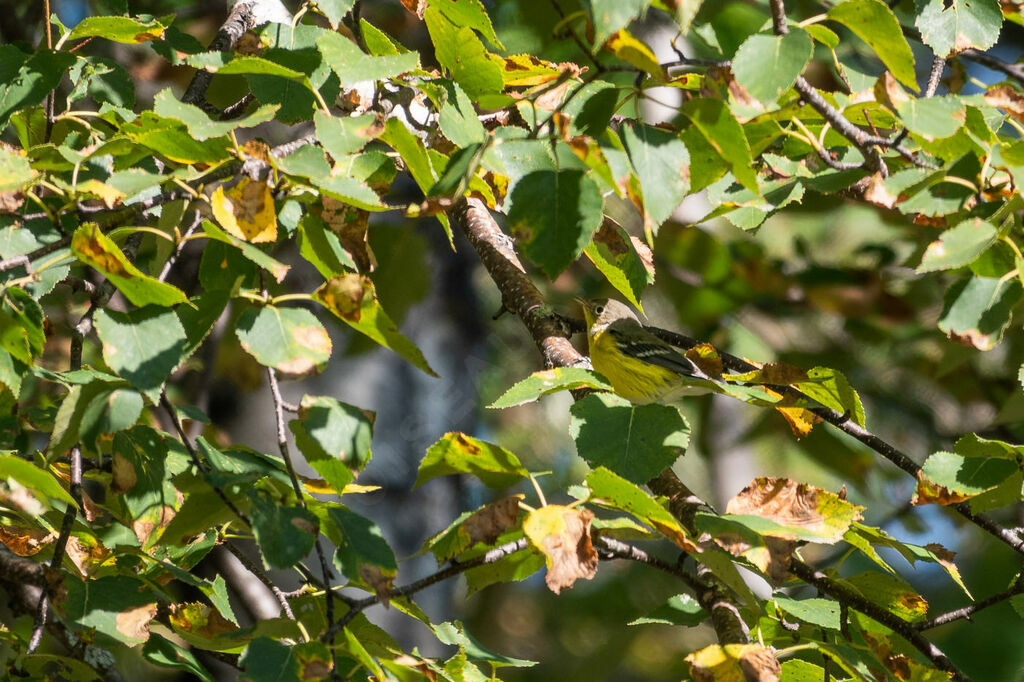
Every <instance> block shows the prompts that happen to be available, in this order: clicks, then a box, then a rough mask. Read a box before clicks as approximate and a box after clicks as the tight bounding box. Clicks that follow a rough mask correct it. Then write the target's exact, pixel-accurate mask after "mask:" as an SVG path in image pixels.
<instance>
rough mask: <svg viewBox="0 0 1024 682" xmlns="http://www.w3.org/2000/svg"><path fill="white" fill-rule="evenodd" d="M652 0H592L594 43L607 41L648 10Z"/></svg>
mask: <svg viewBox="0 0 1024 682" xmlns="http://www.w3.org/2000/svg"><path fill="white" fill-rule="evenodd" d="M650 4H651V0H590V13H591V15H592V16H593V17H594V45H604V43H605V41H606V40H608V38H610V37H611V35H612V34H613V33H615V32H616V31H618V30H619V29H620V28H624V27H626V26H627V25H629V23H630V22H632V21H633V20H634V19H636V18H637V17H639V16H640V15H642V14H643V13H645V12H646V11H647V7H648V6H649V5H650Z"/></svg>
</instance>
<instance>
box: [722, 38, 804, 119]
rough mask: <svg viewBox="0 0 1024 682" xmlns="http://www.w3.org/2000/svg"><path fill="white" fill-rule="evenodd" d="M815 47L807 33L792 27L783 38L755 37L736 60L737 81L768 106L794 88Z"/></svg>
mask: <svg viewBox="0 0 1024 682" xmlns="http://www.w3.org/2000/svg"><path fill="white" fill-rule="evenodd" d="M813 47H814V45H813V44H812V42H811V37H810V36H809V35H808V34H807V32H806V31H803V30H801V29H799V28H791V29H790V30H789V33H787V34H786V35H781V36H766V35H761V34H758V35H752V36H750V37H749V38H747V39H746V40H745V41H743V44H742V45H740V49H738V50H737V51H736V56H735V57H733V60H732V70H733V73H734V74H735V75H736V82H737V83H739V84H740V85H742V86H743V87H744V88H745V89H746V91H747V92H748V93H750V95H751V97H754V98H755V99H759V100H761V101H762V102H764V103H766V104H768V103H771V102H774V101H775V100H777V99H778V98H779V95H781V94H782V93H784V92H786V91H787V90H789V89H790V88H791V87H793V83H794V82H796V77H797V76H799V75H800V74H801V73H803V70H804V67H805V66H807V62H808V61H809V60H810V59H811V52H812V51H813Z"/></svg>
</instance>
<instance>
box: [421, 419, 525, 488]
mask: <svg viewBox="0 0 1024 682" xmlns="http://www.w3.org/2000/svg"><path fill="white" fill-rule="evenodd" d="M449 474H471V475H472V476H475V477H476V478H477V479H479V480H480V482H481V483H483V484H484V485H486V486H488V487H490V488H507V487H509V486H512V485H515V484H516V483H518V482H519V481H521V480H522V479H524V478H526V477H528V476H529V475H530V472H529V471H527V470H526V469H525V468H524V467H523V465H522V464H521V463H520V462H519V458H518V457H516V456H515V454H514V453H512V452H511V451H509V450H506V449H505V448H503V447H500V446H498V445H493V444H492V443H488V442H486V441H482V440H478V439H476V438H473V437H471V436H467V435H466V434H464V433H460V432H458V431H451V432H449V433H446V434H445V435H444V436H442V437H441V439H440V440H438V441H437V442H436V443H434V444H433V445H431V446H430V447H429V448H428V449H427V454H426V455H425V456H424V457H423V461H422V462H420V467H419V471H418V472H417V474H416V483H415V484H414V485H413V487H414V488H416V487H419V486H421V485H423V484H424V483H426V482H427V481H429V480H430V479H432V478H437V477H438V476H447V475H449Z"/></svg>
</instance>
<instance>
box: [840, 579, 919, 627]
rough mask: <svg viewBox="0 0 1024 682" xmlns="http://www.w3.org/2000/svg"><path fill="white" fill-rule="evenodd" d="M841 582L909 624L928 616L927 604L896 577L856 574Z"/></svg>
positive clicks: (912, 589)
mask: <svg viewBox="0 0 1024 682" xmlns="http://www.w3.org/2000/svg"><path fill="white" fill-rule="evenodd" d="M842 582H845V583H848V584H850V585H852V586H853V587H855V588H856V589H857V590H858V591H859V592H860V593H861V595H862V596H864V597H865V598H866V599H868V600H870V601H872V602H874V603H875V604H878V605H879V606H883V607H885V608H886V609H888V610H889V611H890V612H892V613H894V614H895V615H897V616H899V617H900V618H902V619H904V620H906V621H909V622H911V623H918V622H920V621H923V620H924V619H925V618H926V617H927V615H928V603H927V602H926V601H925V600H924V599H923V598H922V597H921V595H919V594H918V593H917V592H916V591H915V590H914V588H912V587H911V586H910V585H908V584H907V583H906V582H905V581H904V580H903V579H901V578H898V577H897V576H894V575H889V574H887V573H878V572H876V571H872V572H868V573H858V574H857V575H853V576H850V577H849V578H845V579H844V580H843V581H842Z"/></svg>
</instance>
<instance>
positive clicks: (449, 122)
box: [437, 81, 487, 147]
mask: <svg viewBox="0 0 1024 682" xmlns="http://www.w3.org/2000/svg"><path fill="white" fill-rule="evenodd" d="M440 85H441V87H443V88H444V89H445V90H446V91H447V94H448V97H447V99H446V100H445V102H444V104H442V105H441V110H440V112H438V117H437V125H438V127H440V128H441V132H442V133H443V134H444V136H445V137H447V138H448V139H449V140H451V141H452V143H453V144H454V145H455V146H457V147H468V146H470V145H473V144H478V143H483V142H484V141H485V140H486V139H487V130H486V129H485V128H484V125H483V123H481V122H480V119H479V118H478V117H477V113H476V109H474V108H473V103H472V102H470V101H469V97H467V96H466V91H465V90H463V89H462V88H461V87H459V84H458V83H455V82H453V81H441V82H440Z"/></svg>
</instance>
